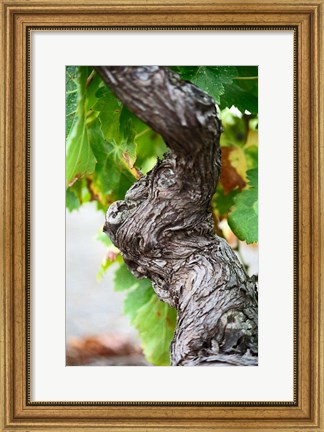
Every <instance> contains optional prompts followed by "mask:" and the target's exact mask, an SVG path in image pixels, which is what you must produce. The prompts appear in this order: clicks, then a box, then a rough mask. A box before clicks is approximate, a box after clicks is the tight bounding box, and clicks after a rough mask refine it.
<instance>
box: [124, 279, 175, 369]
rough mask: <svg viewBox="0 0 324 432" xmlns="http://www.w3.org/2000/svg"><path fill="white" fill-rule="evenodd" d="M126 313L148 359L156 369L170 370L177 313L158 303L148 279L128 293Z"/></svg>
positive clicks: (125, 305) (140, 281)
mask: <svg viewBox="0 0 324 432" xmlns="http://www.w3.org/2000/svg"><path fill="white" fill-rule="evenodd" d="M124 313H125V315H127V316H128V317H129V319H130V321H131V323H132V324H133V325H134V327H135V328H136V329H137V331H138V334H139V337H140V339H141V341H142V348H143V351H144V355H145V357H146V359H147V360H148V361H149V362H150V363H153V364H154V365H156V366H169V365H170V344H171V341H172V338H173V334H174V330H175V325H176V310H175V309H173V308H171V307H170V306H168V305H167V304H166V303H163V302H161V301H160V300H159V299H158V297H157V295H156V294H155V292H154V291H153V288H152V285H151V282H150V281H149V280H148V279H141V280H138V281H137V285H136V286H135V287H134V288H133V289H132V290H131V291H128V293H127V296H126V298H125V302H124Z"/></svg>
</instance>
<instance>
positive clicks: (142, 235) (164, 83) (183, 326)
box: [96, 66, 258, 366]
mask: <svg viewBox="0 0 324 432" xmlns="http://www.w3.org/2000/svg"><path fill="white" fill-rule="evenodd" d="M96 70H97V72H98V73H99V74H100V75H101V77H102V78H103V80H104V81H105V83H106V84H107V85H108V86H109V87H110V89H111V90H112V91H113V92H114V93H115V94H116V95H117V97H118V98H119V99H120V100H121V101H122V103H123V104H124V105H125V106H126V107H127V108H128V109H129V110H131V111H133V112H134V114H136V115H137V116H138V117H139V118H140V119H141V120H142V121H144V122H145V123H147V124H148V125H149V126H150V127H151V128H152V129H154V130H155V131H156V132H158V133H160V134H161V135H162V137H163V138H164V140H165V142H166V144H167V146H168V147H169V149H170V152H169V153H168V154H167V155H166V156H165V158H164V160H163V161H159V162H158V163H157V165H156V166H155V167H154V168H153V169H152V171H150V172H149V173H148V174H147V175H146V176H143V177H141V178H140V179H139V180H138V181H137V183H135V184H134V186H133V187H132V188H131V189H130V190H129V191H128V192H127V194H126V196H125V199H124V200H123V201H117V202H115V203H114V204H112V205H111V206H110V207H109V209H108V212H107V216H106V222H105V226H104V231H105V232H106V233H107V234H108V235H109V237H110V238H111V240H112V241H113V243H114V244H115V245H116V246H117V247H118V248H119V249H120V250H121V251H122V254H123V257H124V259H125V262H126V264H127V265H128V267H129V269H130V270H131V271H132V273H133V274H134V275H135V276H137V277H140V278H142V277H147V278H150V279H151V280H152V283H153V288H154V290H155V292H156V294H157V295H158V297H159V298H160V300H162V301H164V302H166V303H168V304H169V305H171V306H172V307H174V308H176V309H177V312H178V318H177V327H176V331H175V334H174V338H173V341H172V344H171V361H172V365H175V366H192V365H215V364H217V363H225V364H228V365H256V364H257V352H258V345H257V331H258V328H257V287H256V282H255V279H254V278H249V277H248V276H247V275H246V274H245V272H244V270H243V267H242V265H241V264H240V262H239V261H238V259H237V257H236V255H235V253H234V252H233V251H232V249H231V247H230V246H229V245H228V244H227V243H226V241H225V240H224V239H222V238H220V237H218V236H216V235H215V234H214V230H213V222H212V217H211V212H210V206H211V197H212V194H213V192H214V190H215V187H216V185H217V182H218V178H219V174H220V146H219V139H220V134H221V131H222V127H221V123H220V121H219V119H218V117H217V111H216V107H215V103H214V100H213V99H212V98H211V97H210V96H208V95H207V94H206V93H204V92H203V91H201V90H200V89H198V88H197V87H196V86H194V85H193V84H191V83H188V82H185V81H182V80H180V79H179V77H178V75H177V74H175V73H173V72H171V71H170V70H168V69H166V68H162V67H157V66H151V67H148V66H147V67H108V66H106V67H96Z"/></svg>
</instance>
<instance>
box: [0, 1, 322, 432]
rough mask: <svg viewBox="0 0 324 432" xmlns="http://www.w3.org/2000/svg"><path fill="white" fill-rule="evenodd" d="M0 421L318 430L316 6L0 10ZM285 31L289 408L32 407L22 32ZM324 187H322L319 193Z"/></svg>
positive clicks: (150, 4)
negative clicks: (292, 177)
mask: <svg viewBox="0 0 324 432" xmlns="http://www.w3.org/2000/svg"><path fill="white" fill-rule="evenodd" d="M0 6H1V18H2V31H1V33H2V34H1V37H2V43H1V60H2V61H1V79H0V85H1V90H0V95H1V153H0V155H1V159H0V160H1V173H2V175H1V189H0V190H1V210H2V220H3V222H4V223H2V224H1V240H2V245H1V246H2V247H1V269H3V272H2V276H3V277H2V288H3V289H2V290H1V293H0V296H1V306H0V307H1V312H0V317H1V334H0V335H1V336H0V342H1V377H0V382H1V390H0V397H1V414H0V419H1V420H0V425H1V430H3V431H5V430H6V431H9V430H10V431H16V430H17V431H18V430H20V431H39V432H40V431H45V430H51V431H63V430H64V431H80V432H81V431H85V430H89V431H90V430H91V431H94V430H105V431H108V430H109V431H116V432H117V431H144V430H145V431H148V432H149V431H152V432H153V431H157V430H165V431H177V430H178V431H180V430H184V429H186V430H188V431H213V430H220V431H222V432H225V431H232V432H235V431H252V430H254V431H255V430H257V431H259V432H261V431H270V430H280V431H281V432H285V431H286V432H288V431H292V430H293V431H295V432H301V431H314V432H315V431H324V409H323V407H324V391H323V390H324V387H323V381H324V370H323V360H324V355H323V354H324V353H323V348H324V344H323V339H324V338H323V334H324V330H323V329H324V316H323V301H321V296H322V294H323V274H322V272H321V268H323V264H324V263H323V257H322V250H323V235H321V234H323V232H324V231H323V228H324V226H323V221H324V218H323V213H322V212H323V202H324V200H323V193H324V187H323V186H324V185H323V176H322V166H323V165H324V157H323V154H324V152H323V142H324V134H323V127H324V122H323V100H324V79H323V69H324V61H323V50H324V44H323V38H324V30H323V28H324V20H323V11H324V0H310V1H306V0H305V1H300V0H294V1H292V0H290V1H289V0H278V1H277V2H273V1H270V0H266V1H263V2H262V3H260V2H258V1H256V0H243V1H242V2H241V1H238V0H229V1H227V2H223V1H222V0H203V1H202V0H199V1H195V0H176V1H171V0H167V1H162V0H150V1H146V0H134V1H131V0H125V1H123V0H113V1H109V0H98V1H96V0H89V1H88V2H80V1H78V0H65V1H64V2H62V1H59V0H37V1H36V0H31V1H28V2H19V1H15V0H9V1H6V0H0ZM158 26H164V27H167V26H168V27H169V28H170V26H172V27H174V28H180V27H186V28H188V27H192V28H201V29H203V28H207V27H215V28H216V27H218V28H221V27H222V28H233V29H238V28H242V29H243V28H246V29H252V30H253V29H260V28H264V29H267V28H269V29H271V28H276V29H280V28H281V29H287V28H290V29H294V31H295V35H296V39H295V41H296V44H295V45H296V46H295V49H296V53H295V55H296V57H295V84H296V85H295V87H296V88H295V131H294V133H295V140H297V142H298V158H297V162H296V167H295V171H296V172H295V174H296V176H297V179H296V184H297V188H296V191H295V198H296V205H297V208H296V215H297V221H298V223H297V226H296V232H295V234H296V236H295V242H296V246H297V248H298V255H297V258H296V260H297V261H296V267H297V270H296V281H295V282H296V292H295V293H296V305H295V312H296V314H297V317H298V320H297V321H296V328H295V332H296V340H295V342H296V344H297V345H296V346H297V347H298V349H297V348H296V352H295V360H296V365H295V400H294V401H293V402H291V403H280V402H278V403H270V402H269V403H266V402H264V403H257V402H255V403H252V402H251V403H247V402H246V403H243V402H242V403H239V402H238V403H237V404H235V403H232V404H227V403H202V404H196V405H192V404H190V403H186V402H180V403H171V402H170V403H167V402H166V403H153V402H148V403H139V402H129V403H118V402H116V403H108V404H106V403H103V402H98V403H92V402H88V403H87V402H75V403H74V402H68V403H64V402H53V403H50V402H44V403H33V402H32V401H30V397H29V387H30V373H29V372H30V358H29V350H28V346H29V344H30V337H31V335H30V329H29V324H28V317H29V315H30V298H29V291H28V289H27V288H28V283H29V267H28V266H29V263H28V260H29V259H28V247H29V244H30V232H29V225H28V223H27V222H28V209H29V200H30V191H29V190H28V187H27V186H28V178H29V175H30V172H29V170H30V166H29V162H28V143H29V139H30V137H29V125H28V112H29V109H30V107H29V98H28V86H29V77H28V51H29V43H28V40H29V39H28V34H29V32H30V29H31V28H39V29H41V28H54V27H55V28H56V29H58V30H59V29H67V30H68V29H69V28H70V29H73V28H74V29H76V28H78V29H83V28H90V27H93V28H100V27H119V28H124V29H131V28H135V27H142V28H143V27H144V28H148V29H149V28H157V27H158ZM321 186H322V187H321Z"/></svg>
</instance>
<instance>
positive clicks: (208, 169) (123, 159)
mask: <svg viewBox="0 0 324 432" xmlns="http://www.w3.org/2000/svg"><path fill="white" fill-rule="evenodd" d="M65 72H66V365H67V366H99V365H100V366H216V367H217V366H222V367H226V366H257V365H258V67H257V66H254V65H249V66H223V65H221V66H66V71H65ZM261 288H262V287H261Z"/></svg>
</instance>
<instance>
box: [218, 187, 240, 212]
mask: <svg viewBox="0 0 324 432" xmlns="http://www.w3.org/2000/svg"><path fill="white" fill-rule="evenodd" d="M239 193H240V190H239V189H234V190H231V191H230V192H229V193H227V194H225V193H224V189H223V187H222V186H221V185H219V186H218V187H217V190H216V193H215V195H214V197H213V201H212V203H213V208H214V209H215V210H216V211H217V213H218V214H219V216H221V217H226V216H227V213H228V211H229V209H230V208H231V207H232V206H233V205H234V199H235V197H236V196H237V195H238V194H239Z"/></svg>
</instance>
